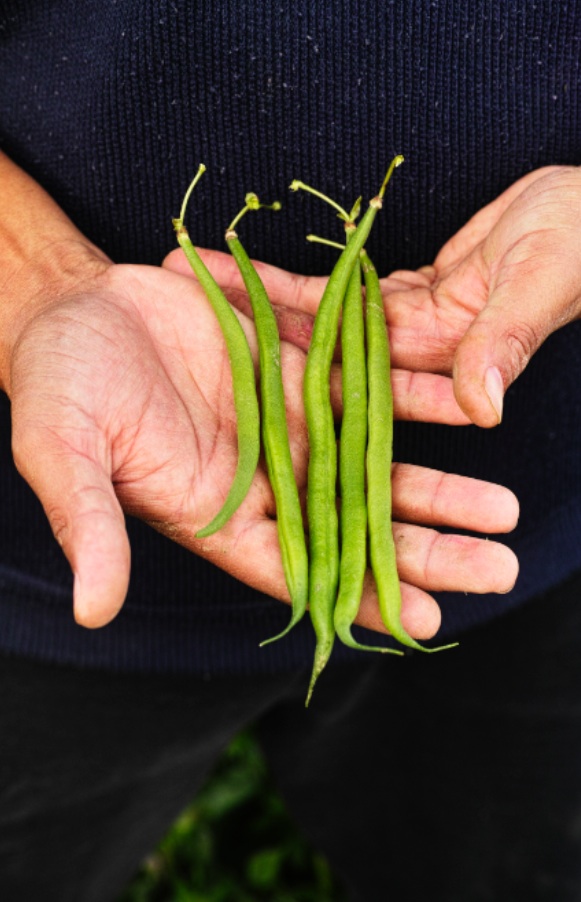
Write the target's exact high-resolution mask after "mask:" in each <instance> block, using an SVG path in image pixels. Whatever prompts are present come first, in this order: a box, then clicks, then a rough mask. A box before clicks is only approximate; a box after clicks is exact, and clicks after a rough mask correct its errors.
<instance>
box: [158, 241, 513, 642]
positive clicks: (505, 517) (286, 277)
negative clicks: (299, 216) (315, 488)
mask: <svg viewBox="0 0 581 902" xmlns="http://www.w3.org/2000/svg"><path fill="white" fill-rule="evenodd" d="M201 254H202V256H203V257H204V259H205V262H206V264H207V265H208V266H209V267H210V269H211V270H212V271H213V273H214V276H215V278H216V280H217V281H218V283H219V284H220V285H221V287H222V288H223V290H224V291H225V293H226V294H227V295H228V296H229V298H230V300H231V301H232V302H233V303H235V304H236V306H237V307H238V308H239V309H245V310H249V304H248V299H247V298H246V295H245V290H244V286H243V283H242V282H241V280H240V276H239V274H238V270H237V267H236V266H235V264H233V261H232V259H231V257H230V255H229V254H223V253H221V252H217V251H201ZM164 266H165V267H166V268H170V269H172V271H174V272H178V273H180V274H183V275H184V276H186V277H188V278H190V279H192V280H193V281H194V282H195V281H196V280H195V277H194V276H193V274H192V272H191V269H190V267H189V264H188V263H187V261H186V260H185V258H184V256H183V254H182V252H181V251H179V250H178V251H175V252H172V253H171V254H170V255H169V256H168V258H166V260H165V262H164ZM257 267H258V269H259V272H260V274H261V276H262V278H263V280H264V282H265V284H266V286H267V290H268V291H269V294H270V296H271V299H272V300H273V303H274V306H275V309H276V310H277V314H278V319H279V326H280V328H281V332H282V333H283V334H285V335H286V336H287V337H288V338H292V340H293V342H294V343H295V344H302V343H304V344H306V345H308V338H309V335H310V324H309V323H308V322H306V319H308V317H307V318H306V319H305V316H304V315H303V314H302V313H301V310H303V309H304V308H305V307H306V306H307V305H308V303H309V302H308V301H306V300H305V298H304V297H299V295H304V294H308V293H309V292H310V293H311V294H312V296H313V297H314V296H315V295H316V294H318V295H319V296H320V291H321V289H322V286H323V284H324V281H325V280H322V279H312V280H311V279H303V278H302V277H297V276H293V275H291V274H289V273H285V272H282V271H281V270H278V269H276V268H275V267H272V266H266V265H264V264H260V263H259V264H257ZM288 303H292V304H293V305H294V306H293V308H290V307H286V306H285V305H286V304H288ZM288 347H289V346H288V343H287V342H283V349H285V348H286V349H287V351H288ZM295 351H296V347H295ZM287 388H288V386H287ZM293 390H294V389H293ZM297 390H298V391H300V384H297ZM331 394H332V397H333V398H334V401H335V408H336V411H337V413H339V412H340V373H339V371H338V369H337V370H336V372H335V373H334V378H332V385H331ZM294 400H295V402H298V409H299V410H300V416H301V417H302V404H301V399H300V396H299V397H295V398H294ZM394 400H395V412H396V416H398V417H399V418H402V419H424V420H431V421H433V422H446V423H454V424H463V423H466V422H468V421H467V419H466V417H465V416H464V415H462V414H461V412H460V411H459V408H458V407H457V405H456V403H455V401H454V398H453V394H452V384H451V380H450V379H447V378H444V377H440V376H433V375H430V374H419V375H418V376H417V377H414V374H410V373H405V372H401V373H396V374H395V378H394ZM288 401H289V399H288V398H287V403H288ZM297 422H298V420H297ZM301 434H302V436H303V439H304V441H305V442H306V435H305V428H304V423H301ZM291 435H294V428H292V427H291ZM297 463H298V467H297ZM306 464H307V461H306V457H305V456H303V458H302V459H299V460H298V461H297V459H296V458H295V470H296V471H297V474H298V476H299V487H300V489H301V492H302V493H303V494H304V492H305V490H306V484H305V483H306ZM393 488H394V517H395V518H396V521H397V522H396V523H395V524H394V531H395V537H396V543H397V549H398V569H399V572H400V576H401V578H402V583H403V584H402V594H403V600H404V615H403V616H404V622H406V623H407V629H408V631H409V632H411V633H413V634H414V635H416V636H417V637H419V638H426V637H428V636H431V635H432V634H433V632H434V631H435V630H436V629H437V626H438V624H439V609H438V608H437V606H436V605H435V602H434V601H433V599H431V597H429V596H428V595H427V594H426V592H428V591H436V590H438V589H439V590H449V591H462V590H463V591H472V592H486V591H501V592H502V591H508V589H510V588H511V587H512V584H513V583H514V580H515V578H516V573H517V563H516V559H515V557H514V555H513V554H512V552H510V551H509V550H508V549H506V548H505V547H504V546H502V545H498V544H496V543H489V542H483V541H482V540H477V539H470V538H466V537H460V536H442V535H440V534H439V533H438V532H437V531H436V530H433V529H429V528H428V527H429V526H435V527H437V526H442V525H446V526H451V527H457V528H463V529H471V530H474V531H485V532H495V531H498V532H502V531H508V530H510V529H512V528H513V527H514V525H515V523H516V518H517V515H518V505H517V502H516V499H515V498H514V496H513V495H512V494H511V493H510V492H507V491H506V490H505V489H503V488H501V487H500V486H493V485H490V484H487V483H482V482H478V481H476V480H470V479H462V478H461V477H456V476H453V475H446V474H443V473H439V472H435V471H431V470H427V469H425V468H421V467H415V466H406V465H401V464H400V465H395V466H394V469H393ZM497 505H498V506H497ZM241 510H242V509H241ZM400 521H401V522H400ZM419 524H422V525H421V526H420V525H419ZM432 555H433V556H432ZM278 569H279V570H280V565H279V567H278ZM285 595H286V593H285ZM279 597H280V596H279ZM357 622H358V623H360V624H363V625H366V626H368V627H372V628H374V629H377V630H383V627H382V625H381V622H380V618H379V614H378V611H377V601H376V596H375V592H374V587H373V584H372V582H371V581H368V583H367V587H366V592H365V596H364V598H363V601H362V605H361V611H360V615H359V618H358V621H357Z"/></svg>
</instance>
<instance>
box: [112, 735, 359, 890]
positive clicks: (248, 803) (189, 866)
mask: <svg viewBox="0 0 581 902" xmlns="http://www.w3.org/2000/svg"><path fill="white" fill-rule="evenodd" d="M345 900H346V896H345V894H344V892H343V890H342V888H341V886H340V885H339V884H338V882H337V880H336V879H335V877H334V876H333V874H332V873H331V870H330V868H329V865H328V864H327V861H326V860H325V858H324V857H323V856H322V855H320V854H319V853H318V852H316V851H315V850H313V849H312V847H311V846H310V845H309V844H308V843H307V842H306V840H305V839H304V837H303V836H302V835H301V834H300V832H299V831H298V830H297V828H296V826H295V825H294V823H293V822H292V820H291V819H290V817H289V816H288V814H287V812H286V809H285V806H284V803H283V802H282V800H281V798H280V797H279V796H278V794H277V793H276V791H275V789H274V788H273V786H272V783H271V781H270V779H269V775H268V770H267V767H266V764H265V762H264V759H263V757H262V753H261V751H260V748H259V747H258V745H257V743H256V742H255V741H254V739H253V738H252V735H251V734H250V733H243V734H241V735H240V736H238V737H237V739H236V740H235V741H234V742H233V743H232V744H231V746H230V747H229V748H228V749H227V751H226V752H225V753H224V755H223V756H222V758H221V759H220V761H219V762H218V765H217V767H216V769H215V771H214V773H213V774H212V776H211V778H210V779H209V780H208V782H207V783H206V785H205V787H204V789H203V790H202V791H201V793H200V794H199V795H198V797H197V799H196V800H195V801H194V802H193V804H192V805H190V807H189V808H187V810H186V811H185V812H184V813H183V814H182V816H181V817H180V818H179V819H178V821H177V822H176V823H175V824H174V826H173V828H172V830H171V831H170V833H169V834H168V835H167V836H166V837H165V838H164V839H163V840H162V842H161V843H160V845H159V847H158V848H157V849H156V850H155V852H153V853H152V855H151V856H150V857H149V858H148V859H147V861H146V862H144V864H143V866H142V867H141V870H140V871H139V873H138V874H137V875H136V877H135V879H134V880H133V882H132V884H131V886H130V887H129V888H128V889H127V891H126V892H125V893H124V894H123V896H122V897H120V899H119V900H118V902H345Z"/></svg>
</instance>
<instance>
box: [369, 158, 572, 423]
mask: <svg viewBox="0 0 581 902" xmlns="http://www.w3.org/2000/svg"><path fill="white" fill-rule="evenodd" d="M580 211H581V168H573V167H566V166H561V167H548V168H544V169H540V170H537V171H535V172H532V173H530V174H529V175H527V176H525V177H524V178H522V179H520V180H519V181H517V182H516V183H515V184H514V185H512V186H511V187H510V188H509V189H508V190H507V191H505V192H504V193H503V194H501V195H500V197H498V198H497V199H496V200H494V201H493V202H492V203H491V204H489V205H488V206H486V207H484V208H483V209H482V210H480V211H479V212H478V213H477V214H476V215H475V216H474V217H473V218H472V219H471V220H470V221H469V222H468V223H467V224H466V225H465V226H464V227H463V228H462V229H460V231H459V232H457V233H456V235H454V237H453V238H451V240H450V241H448V242H447V243H446V244H445V245H444V247H443V248H442V250H441V251H440V253H439V254H438V256H437V258H436V260H435V262H434V266H433V267H425V268H424V269H423V270H422V271H420V273H409V272H395V273H392V275H391V276H390V277H389V278H387V279H384V280H382V287H383V290H384V292H385V297H386V308H387V312H388V319H389V327H390V341H391V347H392V354H393V358H394V361H396V363H397V365H398V366H403V367H408V368H410V369H414V370H427V371H430V372H439V373H451V372H452V373H453V376H454V390H455V396H456V399H457V401H458V403H459V405H460V407H461V408H462V410H463V411H464V412H465V413H466V415H467V416H468V417H469V418H470V420H471V421H472V422H474V423H476V424H477V425H479V426H486V427H489V426H495V425H496V424H497V423H498V422H500V419H501V416H502V406H503V396H504V393H505V391H506V389H507V388H508V386H509V385H510V384H511V383H512V382H514V380H515V379H516V378H517V376H518V375H519V374H520V373H521V372H522V370H523V369H524V368H525V366H526V365H527V363H528V361H529V360H530V358H531V356H532V354H534V352H535V351H536V350H537V349H538V348H539V346H540V345H541V344H542V343H543V341H544V340H545V339H546V338H547V337H548V336H549V335H550V334H551V333H552V332H554V331H555V330H556V329H559V328H560V327H561V326H564V325H565V324H566V323H569V322H571V321H573V320H575V319H577V318H578V317H579V314H580V312H581V255H580V254H579V241H580V237H581V212H580Z"/></svg>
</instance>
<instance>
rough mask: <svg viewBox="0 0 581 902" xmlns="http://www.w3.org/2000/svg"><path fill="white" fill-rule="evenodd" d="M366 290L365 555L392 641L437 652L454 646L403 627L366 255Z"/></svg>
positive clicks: (386, 394)
mask: <svg viewBox="0 0 581 902" xmlns="http://www.w3.org/2000/svg"><path fill="white" fill-rule="evenodd" d="M361 256H362V264H363V273H364V277H365V289H366V311H367V312H366V326H367V384H368V398H369V400H368V443H367V510H368V516H369V553H370V558H371V569H372V571H373V575H374V577H375V582H376V585H377V593H378V601H379V610H380V613H381V618H382V620H383V623H384V625H385V627H386V628H387V629H388V630H389V632H390V633H391V635H392V636H393V637H394V638H395V639H397V641H398V642H401V644H402V645H406V646H409V647H410V648H414V649H416V650H418V651H426V652H433V651H441V650H443V649H445V648H453V647H454V645H457V644H458V643H457V642H453V643H451V644H450V645H443V646H440V647H438V648H426V647H425V646H424V645H420V643H419V642H417V641H416V640H415V639H413V638H412V637H411V636H410V635H409V633H408V632H407V630H406V629H405V628H404V626H403V624H402V622H401V588H400V582H399V575H398V572H397V562H396V553H395V543H394V539H393V531H392V525H391V513H392V505H391V500H392V497H391V462H392V446H393V397H392V393H391V384H390V355H389V344H388V337H387V326H386V320H385V310H384V307H383V298H382V296H381V288H380V285H379V279H378V276H377V272H376V270H375V267H374V266H373V263H372V262H371V260H370V259H369V257H368V256H367V254H366V253H363V254H362V255H361Z"/></svg>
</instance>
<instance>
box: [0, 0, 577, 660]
mask: <svg viewBox="0 0 581 902" xmlns="http://www.w3.org/2000/svg"><path fill="white" fill-rule="evenodd" d="M0 84H1V85H2V91H1V93H0V146H1V147H2V149H4V150H5V151H6V152H7V153H8V154H9V155H11V156H12V157H13V159H15V160H16V162H18V163H19V164H20V165H22V166H23V168H25V169H26V170H27V171H28V172H30V173H31V174H32V175H33V176H34V177H35V178H37V179H38V181H39V182H40V183H41V184H42V185H43V186H44V187H45V188H46V189H47V190H48V191H49V192H50V193H51V194H52V195H53V196H54V198H55V199H56V200H57V201H58V203H59V204H60V205H61V206H62V207H63V208H64V210H65V211H66V212H67V213H68V215H69V216H70V217H71V218H72V219H73V221H74V222H75V223H76V224H77V226H78V227H79V228H80V229H81V230H82V231H83V232H85V234H87V236H88V237H89V238H91V239H92V240H93V241H94V242H95V243H96V244H98V245H99V246H100V247H102V248H103V249H104V250H105V251H106V252H107V253H108V254H109V255H110V256H111V257H112V258H113V259H114V260H116V261H119V262H138V263H149V264H158V263H160V262H161V260H162V259H163V257H164V255H165V254H166V253H167V252H168V251H169V250H171V249H172V248H173V247H174V246H175V239H174V236H173V232H172V227H171V218H172V216H175V215H177V213H178V211H179V207H180V203H181V199H182V196H183V193H184V190H185V188H186V186H187V184H188V183H189V181H190V179H191V177H192V175H193V174H194V173H195V171H196V169H197V167H198V164H199V163H200V162H204V163H205V164H206V166H207V168H208V172H207V174H206V175H205V176H204V179H202V181H201V182H200V184H199V186H198V187H197V188H196V192H195V194H194V196H193V197H192V200H191V203H190V208H189V212H188V226H189V229H190V233H191V235H192V238H193V240H194V241H195V242H196V243H197V244H199V245H201V246H206V247H218V248H222V247H223V232H224V227H225V225H227V223H228V222H229V221H230V220H231V219H232V216H233V215H234V213H235V212H236V211H237V210H239V209H240V207H241V206H242V203H243V198H244V194H245V193H246V192H247V191H251V190H252V191H256V192H257V193H258V194H259V195H260V196H261V197H263V198H264V199H265V200H272V199H275V198H278V199H280V200H282V201H283V203H284V209H283V211H282V212H281V213H279V214H277V215H276V217H274V216H266V215H265V216H255V217H248V220H247V221H245V223H244V239H245V245H246V247H247V249H248V250H249V252H250V253H251V254H252V255H254V256H256V257H258V258H259V259H262V260H266V261H269V262H272V263H275V264H277V265H279V266H282V267H285V268H286V269H288V270H291V271H296V272H303V273H319V274H320V273H327V272H329V271H330V268H331V267H332V265H333V262H334V260H335V253H334V252H333V251H332V250H330V249H328V248H324V247H320V246H313V245H310V244H308V243H307V242H306V241H305V240H304V236H305V235H306V234H307V233H308V232H311V231H313V232H318V233H321V234H325V235H332V234H333V233H334V232H335V233H336V234H337V237H339V236H340V225H339V224H338V221H337V219H336V218H335V216H334V214H333V212H332V211H330V210H328V209H327V208H326V207H325V206H323V205H321V204H320V202H318V201H316V200H315V199H313V198H311V197H309V196H306V195H290V196H289V195H288V192H287V186H288V185H289V183H290V182H291V180H292V179H293V178H300V179H302V180H303V181H305V182H308V183H310V184H313V185H315V186H316V187H317V188H319V189H320V190H322V191H325V192H327V193H329V194H331V195H332V196H333V197H336V198H337V199H338V200H339V201H340V202H341V203H343V204H344V205H345V206H350V205H351V204H352V202H353V200H354V199H355V198H356V197H357V196H359V195H363V197H364V198H368V197H371V196H372V195H373V194H374V193H375V192H376V190H377V188H378V186H379V184H380V183H381V180H382V178H383V174H384V172H385V169H386V167H387V165H388V163H389V161H390V159H391V158H392V157H393V156H394V154H395V153H403V154H404V155H405V157H406V163H405V165H404V166H403V167H402V168H400V169H399V170H398V171H397V173H396V176H395V177H394V178H393V180H392V182H391V184H390V186H389V189H388V194H387V198H386V204H385V208H384V210H383V212H382V213H381V215H380V216H378V218H377V224H376V227H375V230H374V232H373V235H372V237H371V240H370V243H369V248H370V252H371V253H372V256H373V258H374V260H375V262H376V264H377V266H378V269H379V270H380V273H381V274H386V273H387V272H389V271H390V270H392V269H394V268H400V267H416V266H419V265H422V264H424V263H427V262H430V261H431V260H432V259H433V258H434V256H435V254H436V253H437V251H438V250H439V248H440V247H441V246H442V244H443V243H444V242H445V241H446V240H447V239H448V238H449V237H450V236H451V235H452V234H453V233H454V232H455V231H456V230H457V229H458V228H459V227H460V226H461V225H463V224H464V223H465V222H466V220H467V219H468V218H469V217H470V216H471V215H473V214H474V213H475V212H476V211H477V210H478V209H479V208H480V207H482V206H483V205H484V204H486V203H488V202H489V201H491V200H492V199H493V198H494V197H496V196H497V195H498V194H499V193H500V192H502V191H503V190H504V189H505V188H506V187H508V186H509V185H510V184H511V183H512V182H514V181H515V180H516V179H517V178H519V177H520V176H522V175H523V174H525V173H526V172H528V171H530V170H533V169H536V168H538V167H540V166H542V165H545V164H549V163H557V164H580V163H581V112H580V111H581V97H580V90H581V2H579V0H563V2H560V3H554V2H551V0H537V2H535V3H524V2H522V3H518V2H507V3H495V2H492V0H373V2H368V0H366V2H362V0H341V2H330V0H322V2H317V3H313V2H310V0H309V2H305V0H278V2H276V3H267V2H264V0H251V2H246V3H233V2H230V0H200V2H197V3H191V2H186V0H168V2H153V0H123V2H121V0H119V2H117V0H0ZM37 227H38V228H42V223H38V224H37ZM580 338H581V326H579V325H576V324H575V325H572V326H568V327H566V328H565V329H563V330H561V331H559V332H558V333H556V334H555V335H554V336H552V337H551V338H550V339H549V340H548V341H547V342H546V344H545V345H544V346H543V348H542V349H541V351H539V353H538V354H537V355H535V357H534V359H533V360H532V362H531V364H530V365H529V367H528V368H527V370H526V372H525V373H524V374H523V376H522V377H520V378H519V379H518V381H517V382H516V383H515V385H514V386H513V387H511V389H510V390H509V392H508V395H507V398H506V403H505V416H504V423H503V424H502V425H501V426H500V427H498V428H497V429H494V430H492V431H484V430H478V429H476V428H473V427H467V428H456V429H453V428H451V427H444V426H428V425H425V424H401V423H398V424H396V435H395V456H396V459H398V460H405V461H412V462H416V463H421V464H423V465H426V466H434V467H438V468H441V469H443V470H446V471H450V472H458V473H465V474H466V475H471V476H477V477H481V478H485V479H490V480H493V481H496V482H500V483H502V484H505V485H507V486H509V487H510V488H511V489H513V491H515V492H516V494H517V496H518V498H519V500H520V502H521V519H520V523H519V526H518V528H517V530H516V531H515V532H514V534H512V535H511V536H510V537H507V542H508V543H509V544H510V545H511V546H512V547H514V548H515V550H516V551H517V553H518V556H519V560H520V564H521V574H520V577H519V580H518V582H517V585H516V587H515V589H514V590H513V591H512V592H511V593H509V594H508V595H507V596H502V597H499V596H484V597H478V598H477V597H466V596H464V595H462V596H453V595H445V596H444V595H443V596H441V597H440V600H441V603H442V607H443V612H444V622H443V627H442V631H441V633H440V638H444V637H446V638H448V637H450V636H452V635H457V634H459V633H461V632H462V631H463V630H465V629H466V628H469V627H472V626H475V625H477V624H478V623H480V622H483V621H485V620H488V619H490V618H492V617H496V616H499V615H501V614H502V613H503V612H505V611H507V610H509V609H510V608H511V607H514V606H515V605H517V604H520V603H522V602H523V601H525V600H526V599H527V598H530V597H531V596H532V595H534V594H536V593H537V592H539V591H542V590H543V589H545V588H548V587H549V586H551V585H554V584H556V583H557V582H558V581H559V580H561V579H564V578H565V577H566V576H567V575H568V574H569V573H571V572H572V571H573V570H575V569H578V568H579V567H580V566H581V542H579V539H578V536H579V534H580V532H581V464H580V462H581V412H580V407H579V404H578V402H577V398H578V390H579V389H578V386H579V384H580V383H581V341H580ZM9 442H10V438H9V409H8V403H7V401H6V400H5V399H4V398H2V402H1V403H0V504H1V509H2V512H3V517H2V521H1V523H0V648H1V649H4V650H8V651H15V652H18V653H21V654H27V655H32V656H35V657H39V658H45V659H51V660H60V661H69V662H73V663H78V664H84V665H87V666H89V665H90V666H98V667H107V668H111V669H121V670H153V671H155V670H159V671H172V670H174V671H175V670H178V671H179V670H192V671H198V672H205V673H212V672H225V671H243V672H251V671H259V670H265V671H275V670H280V669H286V668H292V667H296V666H302V665H304V666H305V667H306V666H308V665H309V663H310V658H311V654H312V637H311V629H310V626H309V624H308V623H307V622H306V621H305V623H303V624H301V625H300V626H299V627H298V628H297V629H296V630H294V631H293V632H292V633H291V634H289V636H287V637H286V638H285V639H284V640H283V641H281V642H279V643H276V644H275V645H272V646H268V647H266V648H264V649H258V642H259V641H260V640H261V639H264V638H266V637H267V636H269V635H272V634H273V632H275V631H276V630H277V629H281V628H282V626H283V625H284V624H285V623H286V621H287V618H288V610H287V609H286V608H285V607H283V606H281V605H280V604H278V603H277V602H274V601H272V600H270V599H266V598H264V597H262V596H260V595H258V594H257V593H256V592H254V591H253V590H250V589H248V588H246V587H244V586H241V585H239V584H238V583H236V582H235V581H234V580H232V579H230V578H229V577H228V576H226V575H225V574H223V573H221V572H220V571H219V570H217V569H216V568H214V567H212V566H211V565H209V564H206V563H205V562H203V561H200V560H198V559H196V558H195V557H193V556H192V555H191V554H189V553H188V552H186V551H185V550H184V549H181V548H179V547H178V546H176V545H174V544H172V543H171V542H169V541H168V540H166V539H164V538H163V537H160V536H159V535H157V534H156V533H154V532H153V531H152V530H150V529H149V528H148V527H146V526H144V525H143V524H141V523H138V522H136V521H130V523H129V532H130V538H131V542H132V550H133V564H132V579H131V586H130V592H129V597H128V601H127V603H126V605H125V608H124V609H123V611H122V613H121V614H120V615H119V617H118V618H117V620H116V621H115V622H114V623H112V624H111V625H110V626H108V627H106V628H105V629H103V630H100V631H96V632H87V631H85V630H82V629H81V628H79V627H77V626H76V625H75V624H74V622H73V620H72V615H71V579H70V575H69V571H68V565H67V564H66V562H65V561H64V559H63V558H62V554H61V552H60V549H59V548H58V546H57V545H56V543H55V542H54V539H53V538H52V536H51V534H50V530H49V528H48V525H47V524H46V521H45V518H44V514H43V512H42V510H41V508H40V505H39V504H38V502H37V501H36V499H35V498H34V496H33V495H32V493H31V492H30V490H29V489H28V488H27V487H26V486H25V485H24V483H23V482H22V480H21V479H20V477H19V476H18V475H17V474H16V472H15V470H14V467H13V464H12V462H11V457H10V447H9ZM335 654H336V655H337V656H348V655H350V654H352V653H351V652H348V651H347V650H345V649H343V648H342V647H341V648H338V649H337V651H336V653H335Z"/></svg>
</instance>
